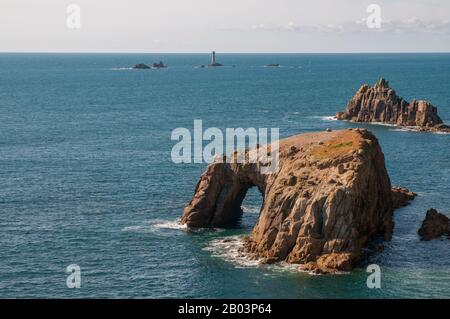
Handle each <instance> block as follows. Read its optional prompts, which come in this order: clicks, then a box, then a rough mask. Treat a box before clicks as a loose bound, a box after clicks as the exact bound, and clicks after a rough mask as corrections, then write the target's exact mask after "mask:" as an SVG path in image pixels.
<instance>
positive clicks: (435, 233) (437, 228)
mask: <svg viewBox="0 0 450 319" xmlns="http://www.w3.org/2000/svg"><path fill="white" fill-rule="evenodd" d="M418 233H419V236H420V238H421V239H422V240H432V239H435V238H439V237H441V236H443V235H447V236H448V237H449V238H450V219H449V218H448V217H447V216H445V215H444V214H440V213H438V211H437V210H436V209H434V208H430V209H429V210H428V211H427V216H426V217H425V220H424V221H423V223H422V226H421V227H420V229H419V232H418Z"/></svg>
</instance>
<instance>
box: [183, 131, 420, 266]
mask: <svg viewBox="0 0 450 319" xmlns="http://www.w3.org/2000/svg"><path fill="white" fill-rule="evenodd" d="M259 147H261V146H259ZM265 147H267V148H269V149H270V147H268V146H265ZM279 151H280V153H279V167H278V171H277V172H276V173H273V174H268V175H264V174H261V173H260V170H259V168H260V166H261V165H263V164H262V163H259V162H257V163H244V164H239V163H236V162H235V161H234V160H232V161H231V163H222V162H216V163H212V164H211V165H209V166H208V168H207V169H206V171H205V172H204V173H203V175H202V176H201V177H200V180H199V182H198V183H197V186H196V188H195V194H194V197H193V198H192V200H191V201H190V203H189V204H188V205H187V206H186V208H185V209H184V213H183V216H182V219H181V223H182V224H186V225H187V226H188V227H224V226H227V225H229V224H230V223H232V222H233V221H236V219H237V218H239V216H240V215H241V214H242V209H241V203H242V201H243V199H244V197H245V195H246V192H247V190H248V189H249V188H250V187H253V186H256V187H258V189H259V190H260V192H261V193H262V195H263V198H264V199H263V205H262V207H261V211H260V216H259V220H258V222H257V224H256V225H255V227H254V229H253V231H252V234H251V235H250V236H248V237H246V238H245V240H244V245H243V248H242V252H243V253H246V254H249V255H250V256H253V257H254V258H258V259H262V260H263V262H266V263H271V262H276V261H286V262H289V263H296V264H302V265H303V267H304V269H307V270H311V271H316V272H334V271H338V270H349V269H351V268H352V266H353V265H354V264H355V263H356V262H357V261H358V260H359V259H360V257H361V252H362V248H363V247H364V246H365V245H366V244H367V243H368V242H369V240H370V239H371V238H373V237H375V236H377V235H379V236H383V237H384V238H385V239H386V240H389V239H390V238H391V235H392V229H393V226H394V223H393V219H392V213H393V210H394V209H395V208H396V207H397V206H400V205H401V204H402V205H403V204H405V201H406V197H405V198H402V199H401V200H398V199H395V195H393V194H394V193H395V194H397V193H408V191H407V190H405V189H394V190H392V188H391V183H390V180H389V176H388V174H387V171H386V168H385V163H384V156H383V153H382V151H381V148H380V145H379V144H378V141H377V139H376V138H375V136H374V135H372V134H371V133H370V132H369V131H367V130H363V129H355V130H352V129H349V130H343V131H325V132H321V133H309V134H302V135H296V136H292V137H289V138H286V139H283V140H281V141H280V145H279ZM253 152H256V149H251V150H248V151H246V152H245V154H247V155H248V156H252V155H254V153H253ZM239 153H240V152H235V153H234V155H233V156H234V157H233V159H234V158H236V156H238V155H239ZM241 154H242V152H241ZM412 198H413V196H412V197H408V199H412Z"/></svg>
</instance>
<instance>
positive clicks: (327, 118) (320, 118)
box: [307, 115, 337, 121]
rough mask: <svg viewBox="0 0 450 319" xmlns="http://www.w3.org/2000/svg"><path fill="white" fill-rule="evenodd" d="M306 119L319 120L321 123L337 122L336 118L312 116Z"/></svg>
mask: <svg viewBox="0 0 450 319" xmlns="http://www.w3.org/2000/svg"><path fill="white" fill-rule="evenodd" d="M307 118H310V119H319V120H322V121H337V118H336V116H324V115H312V116H307Z"/></svg>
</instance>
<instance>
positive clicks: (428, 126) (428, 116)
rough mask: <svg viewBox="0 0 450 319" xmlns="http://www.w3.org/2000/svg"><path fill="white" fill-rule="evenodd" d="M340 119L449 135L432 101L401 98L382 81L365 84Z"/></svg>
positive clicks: (447, 127)
mask: <svg viewBox="0 0 450 319" xmlns="http://www.w3.org/2000/svg"><path fill="white" fill-rule="evenodd" d="M336 118H337V119H338V120H347V121H351V122H359V123H383V124H391V125H395V126H398V127H403V128H406V129H409V130H414V131H428V132H445V133H450V126H448V125H445V124H444V123H443V122H442V120H441V118H440V117H439V115H438V111H437V108H436V107H435V106H433V105H432V104H431V103H430V102H427V101H423V100H415V99H414V100H412V101H411V102H408V101H406V100H404V99H403V98H402V97H399V96H398V95H397V94H396V92H395V90H394V89H392V88H391V87H390V86H389V82H388V81H387V80H385V79H384V78H381V79H380V80H379V81H378V82H377V83H376V84H375V85H374V86H370V85H368V84H364V85H362V86H361V87H360V88H359V90H358V91H357V92H356V94H355V95H354V96H353V97H352V98H351V100H350V101H349V102H348V104H347V106H346V108H345V110H344V111H343V112H338V113H336Z"/></svg>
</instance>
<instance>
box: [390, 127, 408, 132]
mask: <svg viewBox="0 0 450 319" xmlns="http://www.w3.org/2000/svg"><path fill="white" fill-rule="evenodd" d="M389 131H392V132H411V130H408V129H404V128H393V129H390V130H389Z"/></svg>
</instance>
